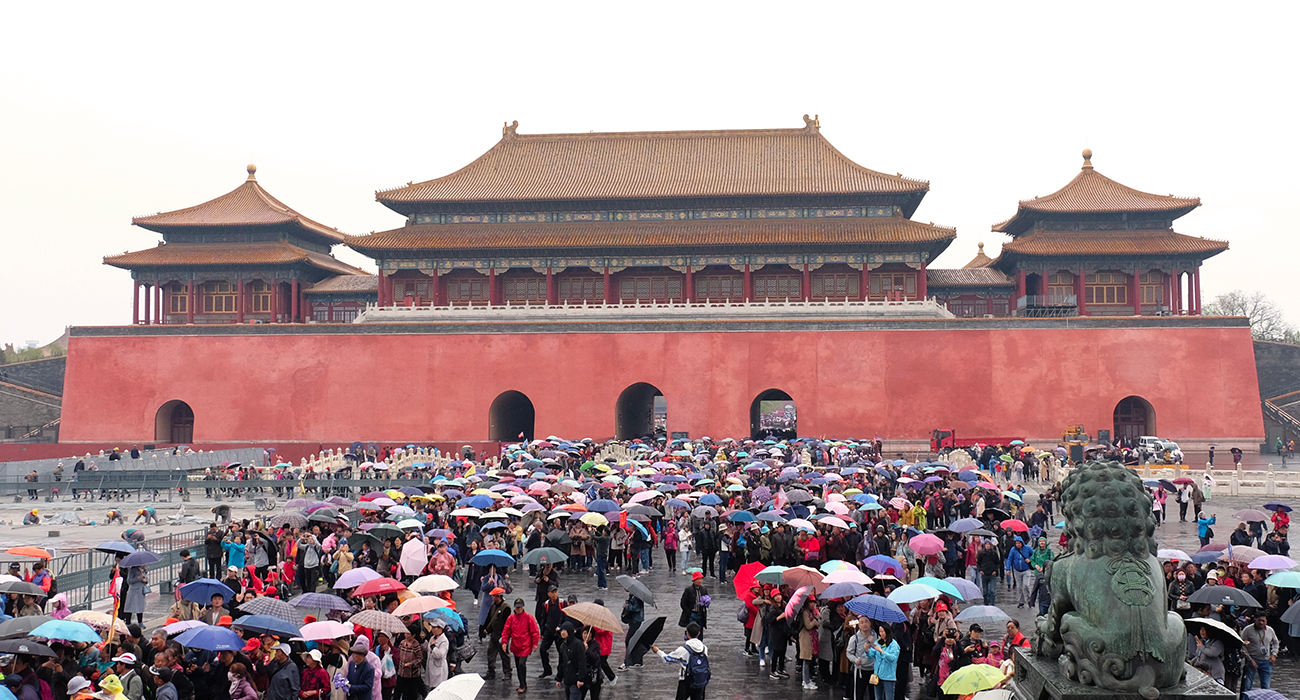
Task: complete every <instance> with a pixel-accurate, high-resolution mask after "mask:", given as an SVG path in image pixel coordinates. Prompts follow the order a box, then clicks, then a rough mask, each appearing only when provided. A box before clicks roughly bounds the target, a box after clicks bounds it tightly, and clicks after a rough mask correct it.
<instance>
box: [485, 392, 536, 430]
mask: <svg viewBox="0 0 1300 700" xmlns="http://www.w3.org/2000/svg"><path fill="white" fill-rule="evenodd" d="M536 419H537V413H536V411H534V410H533V402H532V401H531V400H530V399H529V398H528V397H527V396H524V395H523V394H522V393H520V392H518V391H514V390H513V389H512V390H510V391H503V392H501V394H500V395H498V396H497V397H496V399H494V400H493V401H492V408H490V409H488V439H489V440H497V441H500V442H519V441H521V440H532V439H533V423H534V422H535V421H536Z"/></svg>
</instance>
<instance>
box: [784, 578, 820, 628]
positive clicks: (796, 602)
mask: <svg viewBox="0 0 1300 700" xmlns="http://www.w3.org/2000/svg"><path fill="white" fill-rule="evenodd" d="M812 592H813V588H812V586H800V587H799V588H797V589H795V592H794V593H792V594H791V595H790V601H789V602H787V603H786V604H785V617H786V619H787V620H794V616H795V613H796V612H798V611H799V608H802V607H803V604H804V603H806V602H807V601H808V599H809V598H811V597H812Z"/></svg>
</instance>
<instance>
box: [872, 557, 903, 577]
mask: <svg viewBox="0 0 1300 700" xmlns="http://www.w3.org/2000/svg"><path fill="white" fill-rule="evenodd" d="M862 566H864V567H866V568H868V569H871V570H872V571H875V572H877V573H881V574H889V575H891V576H897V577H902V576H906V575H907V571H906V570H905V569H904V568H903V565H902V564H900V563H898V560H897V559H895V558H893V557H888V556H885V555H884V554H877V555H875V556H870V557H867V558H866V559H863V560H862Z"/></svg>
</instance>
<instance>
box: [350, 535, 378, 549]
mask: <svg viewBox="0 0 1300 700" xmlns="http://www.w3.org/2000/svg"><path fill="white" fill-rule="evenodd" d="M362 542H369V543H370V548H371V549H375V550H378V549H382V548H383V546H384V543H383V541H382V540H380V539H379V538H378V537H375V536H374V535H372V534H370V533H369V532H354V533H352V536H351V537H349V538H348V547H351V548H352V549H353V550H354V551H357V552H359V551H361V543H362Z"/></svg>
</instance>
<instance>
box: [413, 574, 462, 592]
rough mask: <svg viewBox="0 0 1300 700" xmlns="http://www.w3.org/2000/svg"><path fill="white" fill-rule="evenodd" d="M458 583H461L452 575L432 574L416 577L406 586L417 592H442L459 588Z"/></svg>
mask: <svg viewBox="0 0 1300 700" xmlns="http://www.w3.org/2000/svg"><path fill="white" fill-rule="evenodd" d="M458 585H459V584H457V583H456V581H455V579H453V578H452V577H450V576H443V575H442V574H430V575H428V576H421V577H420V578H417V579H415V580H414V581H412V582H411V585H409V586H407V587H406V588H407V590H410V591H415V592H416V593H441V592H442V591H450V590H452V589H454V588H457V587H458Z"/></svg>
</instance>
